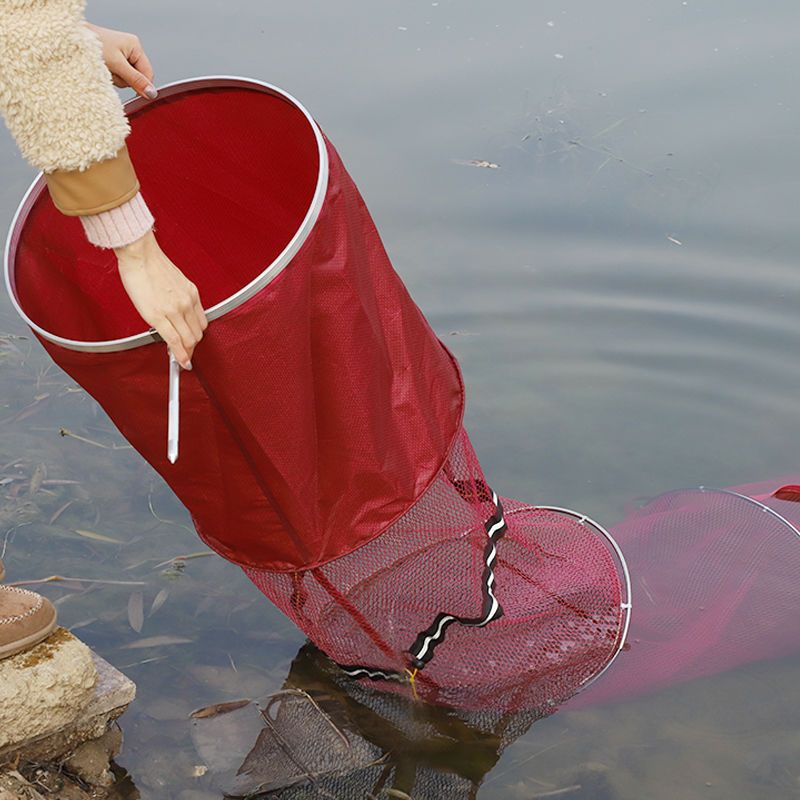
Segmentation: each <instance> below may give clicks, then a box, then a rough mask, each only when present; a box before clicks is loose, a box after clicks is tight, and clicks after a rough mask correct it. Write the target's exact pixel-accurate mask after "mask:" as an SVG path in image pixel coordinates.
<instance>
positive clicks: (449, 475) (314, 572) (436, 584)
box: [245, 428, 624, 706]
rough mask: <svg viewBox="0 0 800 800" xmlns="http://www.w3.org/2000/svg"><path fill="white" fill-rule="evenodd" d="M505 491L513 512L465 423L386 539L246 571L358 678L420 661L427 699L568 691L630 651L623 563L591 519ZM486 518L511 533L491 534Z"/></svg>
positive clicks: (548, 695)
mask: <svg viewBox="0 0 800 800" xmlns="http://www.w3.org/2000/svg"><path fill="white" fill-rule="evenodd" d="M497 499H498V500H499V501H500V502H499V505H500V507H501V509H502V520H498V515H497V513H496V511H497V504H496V503H495V501H494V500H493V495H492V492H491V489H489V487H488V486H487V484H486V482H485V479H484V476H483V473H482V471H481V468H480V465H479V463H478V460H477V458H476V455H475V452H474V450H473V448H472V446H471V443H470V441H469V437H468V436H467V433H466V431H465V430H464V429H463V428H462V429H461V430H460V431H459V434H458V437H457V439H456V442H455V445H454V447H453V449H452V451H451V452H450V455H449V457H448V459H447V461H446V462H445V464H444V466H443V468H442V470H441V471H440V473H439V474H438V476H437V478H436V479H435V481H434V483H433V484H432V485H431V487H430V488H429V489H428V491H427V492H426V493H425V494H424V495H423V497H422V498H421V499H420V500H419V501H418V502H417V503H416V504H415V505H414V506H413V507H412V508H411V509H410V510H409V511H408V512H407V513H406V514H403V515H402V516H401V517H400V518H399V519H398V520H397V521H396V522H394V523H393V524H392V525H391V526H390V527H389V528H388V529H387V530H386V531H385V532H384V533H383V534H382V535H381V536H379V537H377V538H376V539H374V540H373V541H371V542H369V543H368V544H366V545H364V546H362V547H361V548H359V549H358V550H357V551H355V552H353V553H351V554H348V555H345V556H343V557H341V558H338V559H334V560H333V561H331V562H329V563H327V564H325V565H323V566H320V567H317V568H314V569H309V570H298V571H296V572H292V573H279V572H274V571H268V570H259V569H250V568H245V572H246V574H247V575H248V576H249V577H250V579H251V580H252V581H253V582H254V583H255V584H256V585H257V586H258V587H259V589H261V591H262V592H264V594H265V595H266V596H267V597H269V598H270V600H272V602H273V603H275V605H277V606H278V608H280V609H281V610H282V611H283V613H284V614H286V615H287V616H288V617H289V618H290V619H291V620H292V621H293V622H295V623H296V624H297V625H298V626H299V627H300V628H301V629H302V630H303V631H305V633H306V634H307V635H308V636H309V638H310V639H311V640H312V641H313V642H314V643H315V644H316V645H317V646H318V647H320V648H321V649H322V650H324V651H325V652H326V653H328V654H329V655H330V656H331V658H333V659H334V660H335V661H337V662H338V663H339V664H340V665H342V666H343V667H345V669H346V670H347V671H349V672H350V673H351V674H352V675H353V676H354V677H360V678H367V679H373V680H386V677H387V673H388V674H389V675H393V676H394V677H395V678H400V679H402V678H403V676H404V675H407V672H406V670H407V669H411V670H412V671H413V667H415V666H418V667H421V671H420V672H419V673H418V676H417V677H416V684H417V686H418V690H419V692H420V693H421V694H422V695H423V696H424V697H425V698H426V699H428V700H435V701H437V702H441V703H446V704H450V705H456V706H481V705H482V704H485V703H486V702H487V701H489V700H492V701H493V702H494V700H495V699H496V697H497V695H498V693H499V694H500V695H502V696H504V697H505V698H506V699H507V701H508V703H510V704H511V705H512V706H513V705H514V704H515V703H518V702H524V703H526V704H531V703H533V704H534V705H536V704H539V703H542V702H547V701H552V702H559V701H560V700H561V699H563V698H564V697H567V696H570V695H571V694H573V693H574V690H575V687H576V686H579V685H581V684H582V683H584V682H585V681H587V680H589V679H590V678H591V677H593V676H594V675H596V674H597V673H598V672H599V670H601V669H602V668H603V667H604V666H605V665H606V664H607V663H608V662H609V661H610V660H611V658H613V656H614V655H615V654H616V652H617V650H618V648H619V645H620V639H621V635H622V625H623V617H624V609H623V608H622V604H623V596H622V581H621V576H620V574H619V571H618V565H617V563H616V561H615V559H614V557H613V555H612V551H611V549H610V547H609V546H608V543H607V542H606V540H605V539H604V538H603V537H602V536H600V535H598V533H597V531H596V530H594V529H593V528H591V527H589V526H587V525H585V524H581V523H580V522H578V521H576V520H575V519H573V518H572V517H570V516H567V515H565V514H563V513H561V512H558V511H552V510H548V509H539V508H534V507H530V506H526V505H524V504H522V503H519V502H518V501H515V500H509V499H507V498H497ZM487 522H488V523H489V524H488V527H489V529H490V528H491V527H492V525H493V524H494V525H495V526H499V528H500V530H501V535H499V536H497V537H496V538H495V539H494V541H493V542H490V539H489V534H488V533H487ZM503 523H504V525H503ZM487 543H489V555H488V558H487ZM492 548H494V552H495V553H496V556H494V557H493V556H492ZM487 561H491V563H490V565H489V567H487ZM495 600H496V608H497V611H496V612H495V613H494V614H493V615H492V613H491V612H492V608H493V601H495ZM423 648H426V649H424V654H423V657H422V658H421V659H419V658H418V659H416V660H415V656H419V654H420V651H421V650H422V649H423ZM427 659H429V660H427ZM390 680H391V679H390ZM514 687H520V688H521V689H522V690H524V691H522V692H521V694H520V695H519V696H518V695H515V693H514V692H513V688H514ZM533 689H535V694H532V691H533Z"/></svg>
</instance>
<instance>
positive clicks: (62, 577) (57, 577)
mask: <svg viewBox="0 0 800 800" xmlns="http://www.w3.org/2000/svg"><path fill="white" fill-rule="evenodd" d="M59 581H74V582H76V583H99V584H103V585H105V586H147V581H112V580H104V579H102V578H69V577H67V576H66V575H50V576H49V577H47V578H37V579H36V580H31V581H15V582H14V583H7V584H6V586H37V585H39V584H41V583H57V582H59Z"/></svg>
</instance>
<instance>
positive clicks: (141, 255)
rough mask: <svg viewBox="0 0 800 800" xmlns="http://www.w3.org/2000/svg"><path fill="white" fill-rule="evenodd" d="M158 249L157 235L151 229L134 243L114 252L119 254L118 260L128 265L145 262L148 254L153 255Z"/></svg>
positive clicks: (118, 248)
mask: <svg viewBox="0 0 800 800" xmlns="http://www.w3.org/2000/svg"><path fill="white" fill-rule="evenodd" d="M157 248H158V243H157V242H156V237H155V234H154V233H153V230H152V229H150V230H149V231H147V233H145V234H144V236H141V237H140V238H138V239H136V240H135V241H133V242H129V243H128V244H125V245H122V246H121V247H115V248H114V252H115V253H116V254H117V259H118V260H119V263H120V264H121V263H122V262H123V261H125V262H126V263H134V264H135V263H139V262H142V261H144V260H145V258H146V257H147V256H148V254H150V253H152V252H153V251H154V250H155V249H157Z"/></svg>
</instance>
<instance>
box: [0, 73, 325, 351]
mask: <svg viewBox="0 0 800 800" xmlns="http://www.w3.org/2000/svg"><path fill="white" fill-rule="evenodd" d="M226 86H228V87H232V88H236V87H239V88H246V89H257V90H259V91H262V92H264V93H267V94H272V95H274V96H276V97H280V98H282V99H284V100H286V101H287V102H289V103H290V104H291V105H293V106H295V108H297V110H298V111H300V112H302V114H303V115H304V116H305V118H306V120H307V121H308V123H309V125H310V126H311V129H312V131H313V132H314V137H315V139H316V142H317V149H318V153H319V169H318V173H317V184H316V187H315V190H314V194H313V196H312V199H311V204H310V205H309V208H308V211H307V212H306V215H305V217H304V218H303V221H302V222H301V223H300V225H299V227H298V228H297V230H296V231H295V234H294V236H293V237H292V238H291V239H290V241H289V242H288V244H287V245H286V246H285V247H284V249H283V250H282V251H281V252H280V253H279V254H278V256H277V257H276V258H275V259H274V260H273V261H272V262H271V263H270V264H269V265H267V266H266V267H265V268H264V269H263V270H262V271H261V272H260V273H259V274H258V275H256V277H255V278H253V280H251V281H250V282H249V283H247V284H246V285H245V286H243V287H242V288H241V289H239V290H237V291H236V292H235V293H234V294H232V295H230V296H229V297H226V298H225V299H224V300H222V301H220V302H219V303H217V304H216V305H214V306H212V307H211V308H209V309H207V310H206V318H207V319H208V321H209V322H211V321H212V320H214V319H218V318H219V317H221V316H223V315H224V314H227V313H228V312H229V311H232V310H233V309H234V308H236V307H237V306H239V305H241V304H242V303H244V302H245V301H246V300H248V299H249V298H250V297H252V296H253V295H254V294H256V293H257V292H258V291H259V290H261V289H262V288H263V287H264V286H266V285H267V284H268V283H269V282H270V281H271V280H273V279H274V278H275V276H276V275H278V274H279V273H280V272H281V271H282V270H283V269H284V268H285V267H286V266H287V264H289V262H290V261H291V260H292V258H294V256H295V255H296V254H297V252H298V250H299V249H300V247H301V246H302V245H303V243H304V242H305V240H306V239H307V238H308V236H309V234H310V233H311V231H312V230H313V228H314V225H315V224H316V221H317V219H318V218H319V214H320V211H321V210H322V205H323V203H324V200H325V193H326V190H327V186H328V176H329V163H328V151H327V147H326V145H325V139H324V137H323V135H322V131H321V129H320V127H319V126H318V125H317V123H316V122H315V120H314V118H313V117H312V116H311V114H310V113H309V111H308V110H307V109H306V108H305V106H303V105H302V103H300V102H299V101H298V100H297V99H296V98H294V97H293V96H292V95H290V94H289V93H288V92H286V91H284V90H283V89H280V88H279V87H277V86H275V85H273V84H270V83H265V82H264V81H259V80H256V79H255V78H248V77H243V76H239V75H204V76H200V77H197V78H186V79H182V80H178V81H173V82H172V83H167V84H164V85H163V86H160V87H157V88H158V99H162V98H165V97H170V96H171V95H174V94H179V93H182V92H185V91H193V90H196V89H207V88H218V87H226ZM152 102H153V101H152V100H148V99H147V98H143V97H138V96H137V97H134V98H131V99H130V100H128V101H127V102H125V103H124V104H123V108H125V109H126V111H128V112H135V111H137V110H139V109H140V108H142V107H144V106H146V105H148V104H150V103H152ZM43 191H46V181H45V178H44V173H43V172H39V173H38V175H37V176H36V177H35V178H34V180H33V182H32V183H31V185H30V186H29V187H28V189H27V191H26V192H25V194H24V196H23V198H22V200H21V202H20V204H19V206H18V207H17V210H16V212H15V213H14V217H13V219H12V221H11V226H10V228H9V231H8V235H7V237H6V244H5V251H4V254H3V272H4V278H5V285H6V291H7V292H8V295H9V297H10V298H11V303H12V305H13V306H14V309H15V310H16V312H17V313H18V314H19V315H20V316H21V317H22V319H23V320H25V322H26V323H27V324H28V325H29V326H30V327H31V328H32V329H33V330H34V331H35V332H36V333H38V334H39V335H40V336H42V337H43V338H44V339H47V340H48V341H50V342H53V343H54V344H57V345H60V346H61V347H65V348H67V349H68V350H77V351H81V352H91V353H109V352H117V351H120V350H130V349H132V348H135V347H141V346H142V345H146V344H152V343H153V342H159V341H161V337H160V336H159V335H158V334H157V333H156V332H155V331H154V330H153V329H152V328H150V329H148V330H146V331H143V332H140V333H135V334H132V335H130V336H125V337H121V338H118V339H105V340H101V341H84V340H80V339H69V338H66V337H63V336H58V335H57V334H54V333H51V332H50V331H48V330H46V329H45V328H43V327H42V326H41V325H38V324H37V323H35V322H34V321H33V320H32V319H31V318H30V317H29V316H28V315H27V313H26V312H25V311H24V310H23V308H22V306H21V305H20V303H19V300H18V299H17V296H16V292H15V290H14V280H13V278H12V269H11V264H12V262H13V261H14V259H15V257H16V250H17V244H18V242H19V235H20V232H21V228H22V223H24V221H25V219H26V218H27V216H28V214H29V213H30V210H31V208H32V207H33V205H34V203H35V202H36V201H37V200H38V198H39V196H40V194H41V193H42V192H43Z"/></svg>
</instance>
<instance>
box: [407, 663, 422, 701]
mask: <svg viewBox="0 0 800 800" xmlns="http://www.w3.org/2000/svg"><path fill="white" fill-rule="evenodd" d="M418 672H419V669H415V670H414V671H413V672H412V671H411V670H410V669H408V668H407V667H406V675H408V682H409V683H410V684H411V692H412V693H413V695H414V699H415V700H419V695H418V694H417V684H416V680H417V673H418Z"/></svg>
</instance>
